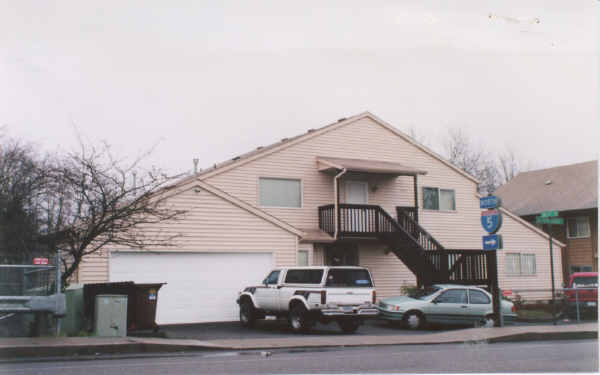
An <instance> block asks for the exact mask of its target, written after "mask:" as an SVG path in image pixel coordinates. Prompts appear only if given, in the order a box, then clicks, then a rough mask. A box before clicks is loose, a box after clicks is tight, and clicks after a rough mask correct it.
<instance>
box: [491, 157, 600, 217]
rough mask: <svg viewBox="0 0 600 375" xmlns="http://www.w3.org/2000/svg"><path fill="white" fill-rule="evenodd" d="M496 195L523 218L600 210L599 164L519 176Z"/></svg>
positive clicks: (566, 166)
mask: <svg viewBox="0 0 600 375" xmlns="http://www.w3.org/2000/svg"><path fill="white" fill-rule="evenodd" d="M495 195H497V196H499V197H500V198H501V199H502V207H505V208H506V209H508V210H509V211H512V212H514V213H515V214H517V215H519V216H525V215H534V214H539V213H540V212H542V211H551V210H557V211H570V210H581V209H588V208H597V207H598V161H597V160H593V161H588V162H585V163H578V164H571V165H565V166H560V167H554V168H548V169H539V170H536V171H529V172H522V173H519V174H518V175H517V176H516V177H515V178H513V179H512V180H510V181H509V182H508V183H506V184H505V185H502V186H501V187H499V188H498V189H497V190H496V192H495Z"/></svg>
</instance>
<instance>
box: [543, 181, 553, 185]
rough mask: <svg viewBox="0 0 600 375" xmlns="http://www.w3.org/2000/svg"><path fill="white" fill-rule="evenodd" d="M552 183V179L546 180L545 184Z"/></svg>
mask: <svg viewBox="0 0 600 375" xmlns="http://www.w3.org/2000/svg"><path fill="white" fill-rule="evenodd" d="M551 183H552V180H546V182H544V185H550V184H551Z"/></svg>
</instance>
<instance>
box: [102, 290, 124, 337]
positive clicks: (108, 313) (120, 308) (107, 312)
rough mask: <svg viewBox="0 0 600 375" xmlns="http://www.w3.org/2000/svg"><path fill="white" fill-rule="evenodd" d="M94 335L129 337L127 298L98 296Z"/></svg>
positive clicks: (107, 295)
mask: <svg viewBox="0 0 600 375" xmlns="http://www.w3.org/2000/svg"><path fill="white" fill-rule="evenodd" d="M94 334H95V335H96V336H102V337H125V336H127V296H122V295H115V294H99V295H97V296H96V310H95V314H94Z"/></svg>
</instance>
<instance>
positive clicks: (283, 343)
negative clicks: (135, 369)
mask: <svg viewBox="0 0 600 375" xmlns="http://www.w3.org/2000/svg"><path fill="white" fill-rule="evenodd" d="M586 338H596V339H597V338H598V323H597V322H592V323H583V324H572V325H563V326H553V325H544V326H512V327H503V328H470V329H463V330H453V331H442V332H432V333H427V334H423V335H406V334H402V333H399V334H396V335H385V336H382V335H364V336H363V335H335V336H331V337H326V336H316V337H315V336H311V335H310V334H309V335H295V336H293V337H281V338H278V337H269V338H249V339H238V338H236V339H219V340H208V341H200V340H182V339H163V338H138V337H125V338H102V337H59V338H52V337H43V338H6V339H0V361H1V360H11V359H16V358H27V357H57V356H84V355H98V354H134V353H135V354H139V353H158V352H164V353H166V352H189V351H207V350H251V349H286V348H287V349H289V348H315V347H337V346H371V345H433V344H451V343H477V342H486V343H494V342H509V341H533V340H561V339H586Z"/></svg>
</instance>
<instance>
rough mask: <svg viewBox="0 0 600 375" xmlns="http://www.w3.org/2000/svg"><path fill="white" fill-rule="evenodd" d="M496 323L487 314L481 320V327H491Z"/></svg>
mask: <svg viewBox="0 0 600 375" xmlns="http://www.w3.org/2000/svg"><path fill="white" fill-rule="evenodd" d="M495 325H496V320H495V319H494V317H493V316H492V315H488V316H486V317H485V318H483V320H482V321H481V326H482V327H483V328H492V327H494V326H495Z"/></svg>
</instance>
